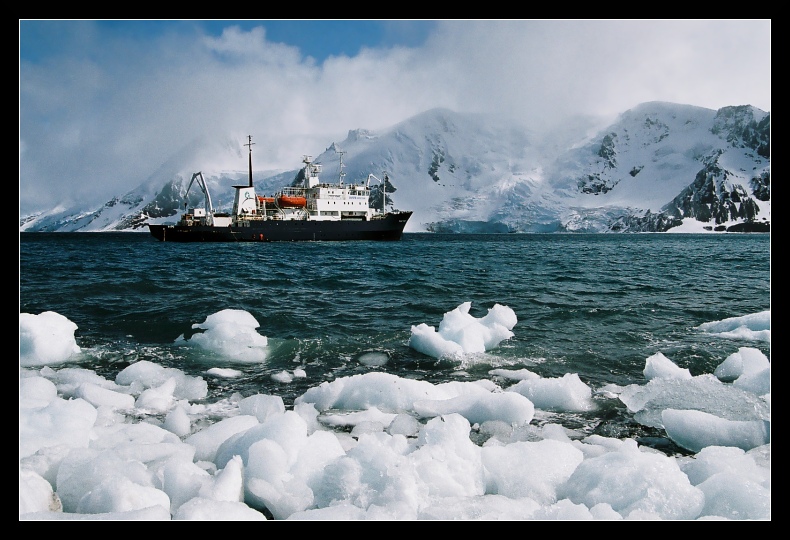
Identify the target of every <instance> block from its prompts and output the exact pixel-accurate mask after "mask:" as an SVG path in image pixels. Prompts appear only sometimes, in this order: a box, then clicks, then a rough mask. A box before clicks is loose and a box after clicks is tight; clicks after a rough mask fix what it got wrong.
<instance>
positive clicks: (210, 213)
mask: <svg viewBox="0 0 790 540" xmlns="http://www.w3.org/2000/svg"><path fill="white" fill-rule="evenodd" d="M195 180H197V181H198V182H197V185H198V187H199V188H200V191H202V192H203V196H204V197H205V201H204V204H205V208H206V225H213V224H214V207H213V206H212V204H211V195H209V192H208V186H207V185H206V181H205V180H204V179H203V172H202V171H198V172H196V173H195V174H193V175H192V180H190V181H189V186H187V192H186V193H185V194H184V210H186V207H187V197H188V196H189V190H190V189H192V184H194V183H195Z"/></svg>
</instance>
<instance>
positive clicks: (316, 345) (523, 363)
mask: <svg viewBox="0 0 790 540" xmlns="http://www.w3.org/2000/svg"><path fill="white" fill-rule="evenodd" d="M770 263H771V257H770V235H768V234H741V235H735V234H727V235H724V234H722V235H713V234H704V235H670V234H640V235H625V234H619V235H577V234H574V235H558V234H552V235H441V234H408V233H407V234H405V235H404V237H403V239H402V240H401V241H399V242H337V243H335V242H300V243H272V244H253V243H249V244H245V243H241V244H235V243H234V244H213V243H212V244H178V243H161V242H158V241H156V240H155V239H154V238H153V237H151V236H150V235H148V234H137V233H117V234H116V233H74V234H66V233H53V234H48V233H22V234H21V235H20V253H19V270H20V273H19V274H20V275H19V278H20V279H19V281H20V291H19V309H20V312H21V313H34V314H38V313H41V312H43V311H55V312H57V313H60V314H61V315H63V316H65V317H67V318H68V319H70V320H71V321H73V322H74V323H75V324H77V326H78V330H77V331H76V334H75V337H76V339H77V343H78V345H79V346H80V347H82V349H83V353H84V354H83V358H82V360H81V361H80V365H81V366H82V367H86V368H90V369H94V370H96V371H97V372H98V373H99V374H101V375H103V376H105V377H108V378H114V376H115V374H117V373H118V372H119V371H120V370H122V369H123V368H124V367H126V366H127V365H129V364H130V363H133V362H135V361H138V360H150V361H153V362H157V363H159V364H162V365H164V366H167V367H176V368H179V369H181V370H183V371H184V372H185V373H187V374H189V375H193V376H204V378H206V380H207V381H208V384H209V398H208V399H209V400H211V399H218V398H221V397H223V396H227V395H229V394H231V393H234V392H238V393H240V394H242V395H244V396H246V395H252V394H255V393H269V394H276V395H280V396H282V397H283V400H284V401H285V403H286V405H288V404H290V403H292V402H293V399H294V398H295V397H297V396H298V395H301V394H302V393H304V391H305V390H306V389H307V388H309V387H312V386H316V385H318V384H320V382H322V381H325V380H332V379H334V378H337V377H341V376H347V375H353V374H356V373H364V372H368V371H373V370H376V371H386V372H389V373H394V374H397V375H399V376H402V377H410V378H419V379H425V380H428V381H431V382H434V383H436V382H444V381H448V380H458V379H463V380H475V379H478V378H491V377H490V375H489V374H488V372H489V371H490V370H491V369H494V368H501V367H505V368H508V369H520V368H528V369H530V370H531V371H534V372H536V373H538V374H539V375H541V376H543V377H561V376H562V375H564V374H566V373H577V374H578V375H579V377H580V378H581V380H582V381H584V382H585V383H587V384H588V385H590V386H592V387H593V388H598V387H601V386H603V385H606V384H609V383H614V384H619V385H627V384H632V383H639V384H643V383H644V376H643V369H644V367H645V360H646V358H647V357H648V356H650V355H652V354H654V353H656V352H662V353H663V354H664V355H666V356H667V357H668V358H669V359H670V360H672V361H673V362H675V363H676V364H678V365H679V366H680V367H682V368H688V369H689V370H690V371H691V373H692V374H693V375H697V374H701V373H712V372H713V370H714V369H715V368H716V366H717V365H719V364H720V363H721V362H722V361H723V360H724V359H725V358H726V357H727V356H728V355H730V354H732V353H733V352H736V351H737V350H738V348H739V347H742V346H748V347H756V348H759V349H760V350H762V351H763V352H764V353H765V354H766V355H767V356H768V357H769V358H770V343H766V342H754V341H742V340H738V339H722V338H721V337H717V336H712V335H710V334H707V333H705V332H701V331H699V330H698V329H697V328H696V327H697V326H699V325H700V324H702V323H706V322H710V321H718V320H722V319H725V318H729V317H739V316H744V315H749V314H752V313H757V312H761V311H765V310H770V307H771V264H770ZM463 302H471V303H472V308H471V311H470V314H471V315H473V316H475V317H482V316H483V315H485V314H486V313H487V310H488V309H489V308H491V307H492V306H493V305H494V304H497V303H499V304H502V305H506V306H509V307H510V308H512V309H513V310H514V311H515V313H516V315H517V317H518V323H517V324H516V326H515V327H514V328H513V332H514V333H515V336H514V337H513V338H512V339H510V340H508V341H506V342H503V343H502V344H500V346H499V347H497V348H496V349H495V350H492V351H489V352H488V353H486V354H483V355H476V356H474V357H470V358H468V359H466V360H464V361H462V362H459V361H451V360H437V359H434V358H431V357H428V356H425V355H423V354H421V353H419V352H417V351H415V350H413V349H411V348H409V346H408V340H409V337H410V332H411V326H412V325H418V324H421V323H425V324H428V325H430V326H435V327H438V325H439V323H440V322H441V320H442V316H443V315H444V313H446V312H448V311H451V310H453V309H455V308H456V307H457V306H458V305H459V304H461V303H463ZM228 308H230V309H241V310H245V311H248V312H249V313H251V314H252V315H253V316H254V317H255V319H256V320H257V321H258V322H259V323H260V328H259V329H258V330H259V332H260V333H261V334H262V335H265V336H267V338H268V339H269V344H270V346H271V352H270V355H269V357H268V359H267V361H266V362H265V363H263V364H238V363H236V364H234V363H232V362H228V361H227V359H223V358H219V357H217V356H215V355H212V354H210V353H208V352H201V351H200V350H199V349H195V348H188V347H182V346H178V345H177V344H176V343H175V340H176V339H177V338H178V337H179V336H181V335H185V336H186V337H189V336H190V335H191V333H192V332H193V330H192V325H193V324H199V323H202V322H203V321H204V320H205V319H206V317H207V316H209V315H211V314H212V313H216V312H218V311H220V310H223V309H228ZM369 352H378V353H384V354H386V357H387V358H388V360H387V362H386V364H384V365H382V366H373V365H369V363H364V362H360V357H362V355H365V354H366V353H369ZM380 357H382V356H381V355H380ZM216 366H222V367H233V368H234V369H237V370H240V371H242V372H243V376H241V377H238V378H234V379H217V378H212V377H206V376H205V371H206V370H207V369H208V368H210V367H216ZM296 367H303V368H304V369H305V371H306V373H307V375H308V376H307V377H305V378H303V379H295V380H294V382H292V383H289V384H283V383H279V382H277V381H275V380H273V379H272V375H273V374H275V373H278V372H281V371H282V370H293V369H294V368H296ZM560 420H561V421H562V422H563V423H564V424H566V425H568V426H569V427H576V428H579V427H581V428H583V429H587V430H589V431H597V432H601V433H602V434H605V435H614V436H622V435H623V434H624V433H625V434H631V432H632V431H633V430H637V435H639V434H640V433H641V434H642V435H643V436H649V435H650V433H648V432H646V431H645V430H644V428H643V427H638V426H635V425H634V424H633V423H632V422H631V421H630V419H629V418H628V416H627V415H624V414H623V413H622V411H621V410H616V409H613V408H612V407H611V406H609V407H605V408H602V409H600V410H598V411H596V412H595V413H590V415H589V416H587V417H585V416H584V415H580V416H574V415H568V416H567V417H565V418H561V419H560ZM639 430H642V431H639Z"/></svg>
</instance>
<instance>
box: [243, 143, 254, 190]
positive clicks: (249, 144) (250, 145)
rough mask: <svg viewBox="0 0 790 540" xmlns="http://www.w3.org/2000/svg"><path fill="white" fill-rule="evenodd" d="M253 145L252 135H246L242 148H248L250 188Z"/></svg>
mask: <svg viewBox="0 0 790 540" xmlns="http://www.w3.org/2000/svg"><path fill="white" fill-rule="evenodd" d="M253 144H255V143H254V142H252V135H247V144H245V145H244V146H248V147H249V148H250V186H249V187H252V145H253Z"/></svg>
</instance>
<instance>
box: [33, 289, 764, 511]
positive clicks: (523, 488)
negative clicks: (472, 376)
mask: <svg viewBox="0 0 790 540" xmlns="http://www.w3.org/2000/svg"><path fill="white" fill-rule="evenodd" d="M469 304H470V303H469V302H466V303H463V304H461V305H459V306H458V307H457V308H456V309H454V310H451V311H449V312H446V313H445V314H444V317H443V318H442V321H441V323H440V324H439V328H438V331H437V330H436V329H435V328H434V327H431V326H428V325H427V324H426V323H422V324H420V325H417V326H413V327H412V337H411V339H410V341H409V346H411V347H414V348H415V349H416V350H418V351H420V352H423V353H424V354H427V355H429V356H434V357H436V358H439V357H447V358H451V357H458V358H460V357H462V356H463V355H467V354H474V353H476V352H480V351H492V350H495V349H496V348H497V347H498V346H499V345H500V343H502V342H503V341H506V340H508V339H510V337H512V335H513V334H512V332H510V329H511V328H513V326H514V325H515V324H516V323H517V317H516V315H515V313H514V312H513V310H512V309H511V308H510V307H508V306H504V305H499V304H496V305H495V306H494V307H493V308H491V309H490V310H489V312H488V314H487V315H485V316H483V317H480V318H477V317H474V316H472V315H470V313H469ZM429 322H430V321H429ZM196 326H197V327H199V328H200V329H203V330H204V332H203V333H198V334H195V335H194V336H193V337H191V338H188V339H184V338H183V336H181V337H179V338H178V340H180V341H182V342H185V343H188V344H191V345H193V346H195V347H198V348H202V349H206V350H211V351H215V352H221V353H222V355H225V356H227V357H230V358H237V359H239V360H240V361H242V362H253V363H254V362H260V361H261V358H265V354H266V353H265V349H266V345H267V338H266V337H265V336H262V335H260V334H259V333H258V332H257V330H256V328H258V326H259V325H258V322H257V321H256V320H255V318H254V317H253V316H252V315H251V314H250V313H249V312H246V311H244V310H236V309H225V310H221V311H218V312H216V313H213V314H211V315H209V316H208V317H207V318H206V320H205V321H204V322H203V323H202V324H198V325H196ZM703 326H704V330H705V331H707V332H710V333H714V334H719V335H721V336H722V337H724V338H727V337H728V336H732V335H737V336H738V337H739V338H742V339H755V340H767V341H770V312H768V311H766V312H762V313H755V314H751V315H747V316H744V317H735V318H729V319H723V320H720V321H712V322H709V323H705V325H703ZM76 329H77V325H76V324H75V323H74V322H72V321H71V320H69V319H68V318H66V317H64V316H63V315H61V314H58V313H55V312H52V311H48V312H43V313H40V314H38V315H34V314H30V313H20V315H19V342H20V356H19V358H20V384H19V519H20V521H21V520H78V519H84V520H171V519H173V520H232V521H245V520H250V521H260V520H264V519H267V518H268V519H271V518H274V519H293V520H296V519H302V520H304V519H307V520H363V519H378V520H417V519H420V520H422V519H434V520H435V519H439V520H455V519H461V520H525V519H527V520H573V521H579V520H593V519H595V520H606V521H616V520H624V519H626V520H697V519H700V520H768V521H770V519H771V442H770V397H771V395H770V361H769V359H768V358H767V357H766V356H765V355H764V354H763V353H762V352H761V351H760V350H759V349H756V348H752V347H740V348H739V349H738V351H737V352H734V353H732V354H730V355H729V356H728V357H727V358H726V359H725V360H724V361H722V362H721V363H720V364H719V365H718V366H717V367H716V368H715V370H714V371H713V373H704V374H700V375H697V376H692V375H691V373H690V372H689V370H688V369H684V368H680V367H679V366H678V365H676V364H674V363H673V362H672V361H671V360H670V359H669V358H667V357H666V356H664V355H663V354H662V353H660V352H659V353H655V354H653V355H652V356H650V357H648V358H647V359H646V360H645V367H644V370H643V374H644V381H643V382H642V383H641V384H640V383H636V384H630V385H628V386H625V387H623V386H618V385H614V384H610V385H604V386H603V387H602V388H600V389H599V390H598V391H600V392H603V393H606V394H608V395H609V396H610V397H616V398H617V399H620V400H621V401H622V402H623V403H624V404H625V405H626V406H627V407H628V409H629V412H631V413H635V417H634V418H635V420H636V421H639V422H640V423H643V424H644V425H648V426H650V425H656V422H657V423H658V425H661V426H662V427H663V428H664V430H665V431H666V433H667V436H668V437H669V438H670V439H672V441H674V442H675V443H676V444H678V445H679V446H681V447H683V448H685V449H687V450H688V451H689V452H690V455H689V456H680V455H666V454H664V453H662V452H660V451H658V450H655V449H652V448H649V447H646V446H641V445H639V444H638V442H637V440H635V439H632V438H628V437H627V436H626V437H624V438H613V437H606V436H602V435H597V434H587V435H582V434H580V433H574V430H570V429H567V428H565V427H563V426H562V425H560V424H556V423H553V422H552V420H551V416H550V415H548V416H547V415H545V412H547V411H548V412H550V411H564V412H571V413H574V412H575V413H583V412H584V411H588V410H591V409H594V408H595V407H596V404H595V402H594V400H593V399H592V390H591V388H590V387H589V386H587V384H585V383H584V382H582V381H581V380H580V378H579V376H578V375H577V374H575V373H567V374H565V375H564V376H562V377H556V378H551V377H548V378H544V377H541V376H539V375H538V374H536V373H534V372H532V371H530V370H528V369H495V370H492V371H491V372H490V375H491V378H490V379H486V378H483V379H479V380H475V381H465V380H458V381H451V382H447V383H441V384H432V383H430V382H428V381H425V380H420V379H413V378H402V377H399V376H397V375H394V374H390V373H385V372H380V371H376V370H375V366H376V365H380V364H379V363H377V362H380V361H381V359H380V358H377V357H375V358H370V359H367V360H366V359H365V358H360V362H362V363H367V365H368V366H369V367H371V368H372V369H371V371H368V372H365V373H360V374H356V375H351V376H344V377H338V378H336V379H334V380H332V381H329V382H324V383H322V384H320V385H317V386H312V387H309V388H308V389H307V390H306V391H305V392H304V393H302V394H301V395H300V396H299V397H298V398H296V400H295V402H294V405H293V407H289V408H288V409H286V407H285V406H284V403H283V400H282V398H281V397H279V396H276V395H270V394H256V395H250V396H247V397H244V398H241V397H237V398H235V399H234V398H233V396H231V397H230V398H220V399H216V400H206V399H205V398H206V396H207V384H206V381H205V380H204V379H203V377H200V376H190V375H186V374H185V373H184V372H183V371H181V370H179V369H176V368H167V367H164V366H162V365H159V364H156V363H153V362H150V361H148V360H139V361H137V362H133V363H131V364H129V365H128V366H127V367H124V368H123V369H121V371H119V372H118V373H117V375H116V376H115V378H114V379H111V378H105V377H103V376H101V375H99V374H98V373H96V372H94V371H92V370H90V369H86V368H81V367H79V358H80V352H81V349H80V347H79V345H78V344H77V342H76V339H75V334H74V332H75V330H76ZM229 332H230V333H229ZM234 333H235V335H232V334H234ZM231 335H232V337H233V339H229V336H231ZM198 336H200V339H199V340H198V339H196V338H197V337H198ZM178 340H177V341H178ZM251 353H252V354H253V356H254V355H255V354H257V355H258V356H257V357H256V358H252V357H250V355H251ZM372 355H373V356H375V353H372ZM383 356H385V357H386V354H384V355H383ZM226 365H227V364H226ZM313 367H314V366H313ZM310 369H311V366H310V365H306V366H303V367H297V368H295V369H293V370H292V371H283V372H281V373H277V374H274V375H272V377H273V378H275V379H276V380H278V382H280V383H282V384H289V383H291V382H292V381H293V380H295V379H300V378H305V377H306V376H307V374H306V372H305V370H310ZM205 373H206V375H207V376H214V377H226V378H230V377H243V376H244V373H243V372H241V371H239V370H236V369H231V368H227V367H219V366H217V367H208V368H207V370H206V372H205ZM496 381H500V383H497V382H496ZM501 381H507V383H508V385H509V386H507V387H504V388H503V387H502V386H500V384H502V383H501ZM540 411H543V415H541V413H540ZM744 411H746V412H744ZM757 411H762V412H759V413H758V412H757ZM766 411H767V412H766ZM319 414H320V417H319ZM766 415H767V418H768V419H767V420H766V419H765V418H766ZM538 418H540V419H542V421H536V422H533V420H537V419H538ZM472 426H475V430H476V431H477V432H478V433H479V434H483V435H486V436H487V439H485V441H484V442H483V443H482V444H478V443H476V442H474V441H473V438H472V437H471V429H472Z"/></svg>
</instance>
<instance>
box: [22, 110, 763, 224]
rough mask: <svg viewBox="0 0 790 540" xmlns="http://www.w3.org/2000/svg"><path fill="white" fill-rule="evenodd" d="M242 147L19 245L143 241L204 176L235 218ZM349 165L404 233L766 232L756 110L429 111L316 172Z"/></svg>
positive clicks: (188, 159) (28, 220)
mask: <svg viewBox="0 0 790 540" xmlns="http://www.w3.org/2000/svg"><path fill="white" fill-rule="evenodd" d="M244 142H246V141H245V140H239V141H235V140H234V139H233V138H232V137H229V136H219V137H217V138H216V140H207V139H202V140H195V141H193V142H191V143H190V144H188V145H186V146H185V147H184V148H183V149H182V151H181V152H179V153H178V154H177V155H175V156H173V157H172V158H171V159H170V160H168V162H166V163H165V164H163V165H162V166H161V167H160V168H159V169H158V170H157V172H156V173H154V174H153V175H151V176H150V177H149V178H148V179H146V180H145V181H144V182H142V183H141V184H140V185H139V186H138V187H136V188H134V189H132V190H130V191H129V192H127V193H125V194H123V195H119V196H117V197H114V198H113V199H111V200H110V201H107V202H106V203H105V204H104V205H102V206H101V207H99V208H56V209H53V210H51V211H49V212H45V213H40V214H37V215H33V216H24V217H22V216H20V232H45V231H46V232H75V231H86V232H87V231H147V224H148V223H163V222H168V221H175V220H176V219H177V217H178V213H179V211H181V210H183V208H184V203H185V202H186V204H191V205H192V206H199V205H201V203H202V195H201V194H200V193H199V191H197V190H194V191H190V192H189V194H188V195H189V196H188V197H187V200H186V201H185V196H186V195H187V194H186V189H187V185H188V183H189V180H190V179H191V176H192V174H193V173H194V172H196V171H197V170H202V174H203V176H204V178H205V179H206V182H207V184H208V186H209V190H210V192H211V196H212V201H213V202H214V206H215V207H216V208H218V209H222V208H223V207H228V206H229V205H230V204H231V203H232V187H231V186H232V185H234V184H237V183H238V182H240V181H242V182H245V183H246V181H247V175H248V171H247V169H246V159H245V157H246V156H245V153H246V149H245V148H244V146H243V143H244ZM340 152H342V154H341V153H340ZM341 155H342V159H343V172H344V173H345V179H346V181H348V182H354V181H361V180H364V179H366V178H367V177H368V174H371V173H372V174H374V175H375V176H376V177H377V178H379V179H382V178H384V175H386V176H387V177H388V179H389V185H388V186H387V197H388V201H387V202H388V203H390V204H392V205H393V206H394V207H398V208H400V209H408V210H412V211H414V214H413V216H412V219H411V220H410V222H409V224H408V226H407V229H406V232H453V233H460V232H493V233H500V232H503V233H504V232H508V233H519V232H522V233H530V232H540V233H551V232H592V233H604V232H611V233H622V232H667V231H677V232H688V231H697V230H699V231H711V232H718V231H770V113H769V112H765V111H761V110H760V109H757V108H755V107H752V106H750V105H739V106H731V107H724V108H721V109H719V110H712V109H706V108H702V107H696V106H692V105H682V104H674V103H667V102H647V103H642V104H640V105H637V106H636V107H633V108H631V109H629V110H627V111H625V112H623V113H621V114H620V115H619V116H618V117H617V118H616V119H614V120H613V121H611V122H607V123H601V122H600V119H595V118H592V117H578V118H576V119H574V120H573V123H569V124H566V125H565V126H562V127H560V128H556V129H555V130H553V131H550V132H540V133H539V132H536V131H533V130H530V129H528V128H525V127H523V126H520V125H517V124H515V123H513V122H511V121H510V120H509V119H506V118H494V117H491V116H487V115H483V114H474V113H455V112H453V111H451V110H448V109H432V110H429V111H425V112H423V113H421V114H418V115H416V116H414V117H411V118H409V119H406V120H404V121H402V122H400V123H398V124H396V125H394V126H392V127H390V128H388V129H385V130H380V131H372V130H368V129H364V128H356V129H350V130H349V131H348V135H347V137H346V139H345V140H344V141H341V142H336V141H333V142H331V143H330V144H329V145H328V146H327V148H326V150H325V151H324V152H322V153H321V154H320V155H319V156H317V157H316V158H315V160H314V161H315V162H316V163H319V164H321V165H322V167H323V173H322V174H323V176H322V177H324V178H328V177H332V176H333V175H339V174H340V158H341ZM201 160H202V162H203V165H205V167H203V166H202V165H201V166H200V168H198V169H194V164H195V163H200V162H201ZM234 164H236V165H237V166H238V167H239V169H238V170H234ZM190 165H192V168H190ZM193 169H194V170H193ZM298 171H299V169H294V170H290V171H263V172H261V171H258V172H256V173H255V185H256V189H257V190H258V191H259V193H272V192H274V191H275V190H276V189H277V188H279V187H283V186H286V185H289V184H291V183H293V182H294V180H295V179H296V176H297V174H298ZM371 203H372V204H377V205H381V200H380V198H376V197H371Z"/></svg>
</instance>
